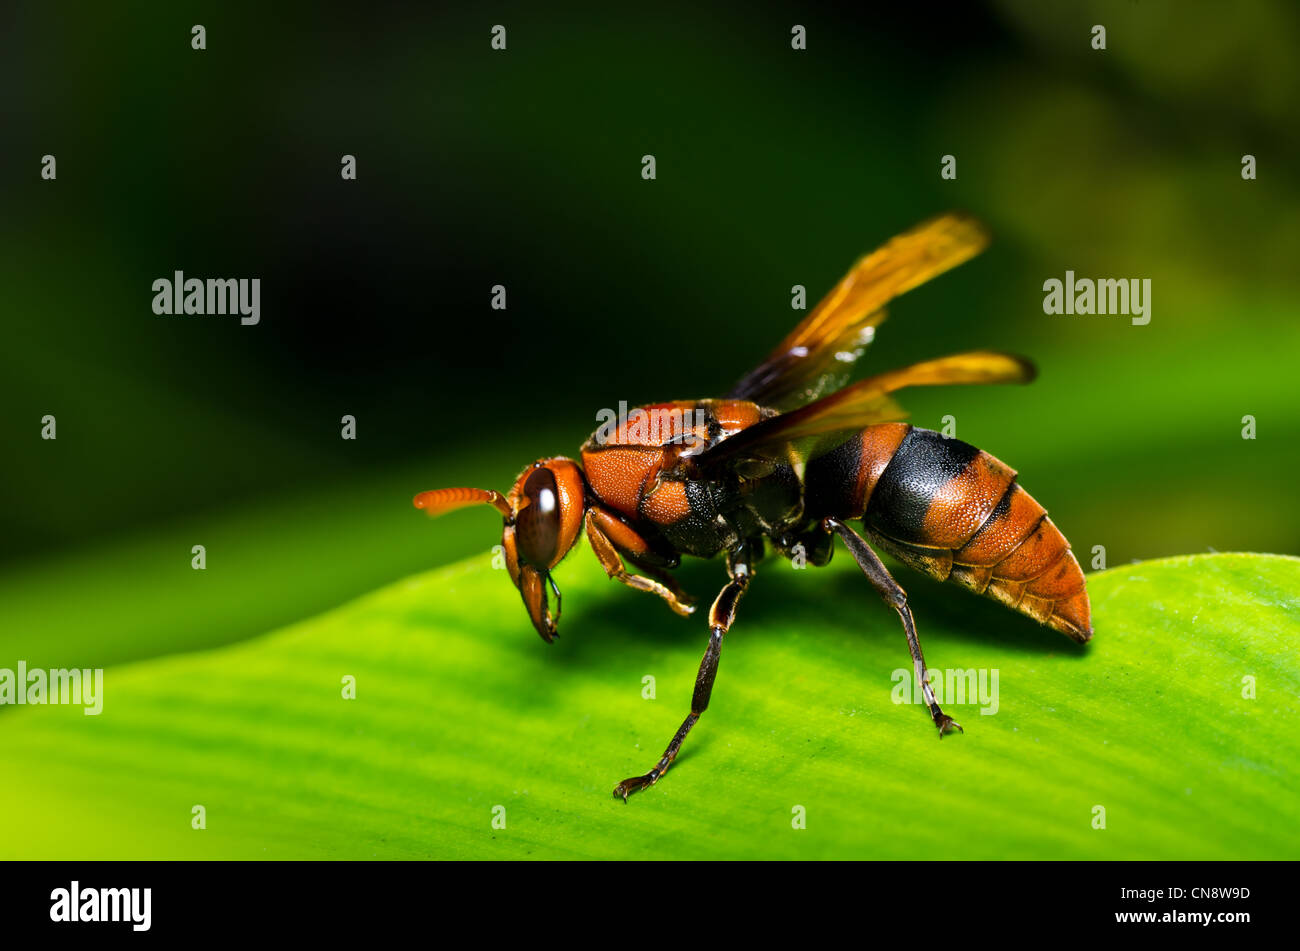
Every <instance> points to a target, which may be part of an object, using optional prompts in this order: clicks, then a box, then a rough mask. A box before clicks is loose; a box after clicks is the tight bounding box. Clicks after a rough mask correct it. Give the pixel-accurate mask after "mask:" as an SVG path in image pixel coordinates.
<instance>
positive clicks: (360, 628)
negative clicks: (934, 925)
mask: <svg viewBox="0 0 1300 951" xmlns="http://www.w3.org/2000/svg"><path fill="white" fill-rule="evenodd" d="M896 573H897V574H898V576H899V578H900V580H901V581H903V583H904V585H905V586H906V587H908V589H909V591H910V594H911V601H912V605H913V609H914V611H915V613H916V617H917V624H918V628H919V630H920V633H921V638H922V641H923V643H924V646H925V649H926V656H927V660H928V661H929V663H930V665H931V667H932V668H934V669H936V670H943V669H945V668H962V669H965V668H974V669H976V670H981V669H982V670H988V671H992V670H997V671H998V708H997V712H996V713H995V714H992V715H984V714H982V713H981V712H980V708H979V706H978V705H976V704H967V705H964V706H963V705H959V704H954V703H946V704H945V708H946V709H947V711H948V712H949V713H951V714H953V715H954V716H955V717H956V718H957V719H958V720H960V721H961V722H962V723H963V724H964V726H965V728H966V732H965V734H964V735H956V736H950V737H946V738H944V739H943V740H942V741H941V740H940V739H939V738H938V736H937V734H936V731H935V729H934V727H933V726H932V725H931V724H930V721H929V718H928V717H927V715H926V713H925V711H924V708H923V707H922V706H919V705H898V704H895V703H894V702H893V699H892V694H893V692H894V689H895V684H894V682H893V681H891V673H892V672H893V671H895V670H899V669H902V670H906V669H907V668H908V666H909V664H908V657H907V650H906V646H905V643H904V641H903V636H902V633H901V629H900V627H899V624H898V621H897V618H896V617H895V616H894V614H893V613H892V612H891V611H889V610H888V609H887V608H885V607H884V606H883V605H882V604H881V603H880V602H879V600H878V599H877V598H876V596H875V595H874V593H873V592H872V591H871V589H870V588H869V586H868V585H867V584H866V582H865V581H864V580H863V579H862V578H861V576H860V575H859V574H858V572H857V569H856V567H855V566H854V565H853V564H852V561H851V559H849V558H847V557H845V555H844V554H843V553H842V552H841V553H840V554H839V556H838V557H837V558H836V560H835V563H834V564H833V565H832V566H831V567H830V568H828V569H825V570H811V569H810V570H806V571H795V570H792V569H791V567H790V565H789V564H788V563H785V562H780V561H768V562H765V563H764V564H763V565H762V566H761V567H760V569H759V572H758V576H757V577H756V579H755V582H754V584H753V585H752V586H751V590H750V593H749V594H747V595H746V598H745V600H744V601H743V602H742V604H741V607H740V612H739V618H738V620H737V622H736V625H735V627H734V628H733V629H732V632H731V634H730V635H729V636H728V638H727V642H726V644H725V646H724V648H723V655H722V663H721V667H720V671H719V675H718V682H717V687H716V689H715V691H714V694H713V703H712V705H711V706H710V708H709V710H708V712H707V714H706V715H705V716H704V717H703V719H702V720H701V721H700V724H699V725H698V726H697V727H696V729H695V732H694V733H693V734H692V735H691V736H690V738H689V739H688V740H687V742H686V744H685V747H684V751H683V755H682V756H681V757H680V758H679V760H678V761H677V763H676V765H675V766H674V767H673V769H672V770H671V771H670V772H669V773H668V775H667V776H666V777H665V778H664V779H663V780H662V781H661V782H660V783H659V784H658V785H657V786H655V787H654V788H652V789H650V790H647V791H646V792H643V793H641V794H638V795H636V796H634V797H633V798H632V800H631V801H630V802H629V804H627V805H624V804H623V803H622V802H619V801H616V800H614V799H613V798H612V797H611V791H612V789H613V787H614V785H615V783H616V782H617V781H619V780H620V779H623V778H624V777H626V776H629V775H633V774H636V773H641V772H644V771H646V770H647V769H648V768H649V767H650V766H651V765H653V763H654V762H655V760H656V759H657V758H658V757H659V755H660V752H661V751H662V749H663V747H664V745H665V744H666V742H667V741H668V739H669V738H670V737H671V735H672V733H673V731H674V730H675V729H676V728H677V725H678V724H679V723H680V721H681V719H682V717H683V716H684V714H685V713H686V710H687V705H688V702H689V695H690V691H691V686H692V684H693V681H694V676H695V670H696V666H697V664H698V662H699V658H700V655H701V653H702V651H703V648H704V643H705V639H706V631H705V626H704V622H703V620H702V618H701V617H700V615H699V613H697V615H696V617H694V618H691V619H682V618H678V617H676V616H674V615H672V614H671V613H670V612H669V611H668V610H667V609H666V608H665V607H664V606H663V605H662V604H660V603H659V602H658V601H656V600H655V599H653V598H648V597H646V596H644V595H641V594H638V593H635V592H632V591H628V590H625V589H623V588H622V587H620V586H618V585H615V584H614V583H612V582H609V581H608V580H606V579H605V578H604V575H603V574H602V573H601V572H600V570H599V568H598V566H596V565H595V563H594V559H591V558H590V556H589V555H588V554H587V553H585V552H580V553H578V554H577V555H576V556H574V557H571V558H570V559H569V560H568V561H566V563H565V564H564V565H562V566H561V568H560V569H559V570H558V572H557V579H558V581H559V583H560V584H561V586H562V587H563V589H564V595H565V600H564V605H565V613H564V617H563V620H562V623H561V626H560V630H561V633H562V635H563V636H562V637H561V639H560V640H559V641H558V642H557V643H556V644H555V645H552V646H549V647H548V646H547V645H544V644H543V643H542V642H541V641H540V640H539V639H538V638H537V636H536V634H535V633H533V631H532V629H531V627H530V625H529V624H528V621H527V618H526V616H525V614H524V611H523V608H522V606H521V605H520V603H519V598H518V595H517V593H516V592H515V590H514V589H513V587H512V586H511V585H510V582H509V580H508V579H507V577H506V575H505V573H504V572H502V571H494V570H492V568H491V567H490V565H489V564H488V559H487V557H486V556H485V557H482V558H476V559H473V560H472V561H469V562H462V563H459V564H457V565H453V566H450V567H448V568H444V569H441V570H438V571H435V572H431V573H428V574H425V575H421V576H418V577H415V578H412V579H409V580H407V581H404V582H401V583H398V584H395V585H392V586H390V587H388V588H385V589H383V590H380V591H377V592H375V593H373V594H371V595H369V596H367V597H364V598H362V599H360V600H357V601H354V602H352V603H350V604H347V605H345V606H343V607H341V608H339V609H337V610H335V611H332V612H330V613H328V614H325V615H322V616H320V617H317V618H313V619H310V620H307V621H304V622H302V623H300V624H296V625H294V626H292V627H289V628H286V629H284V630H281V631H278V632H275V633H273V634H269V635H267V636H265V637H262V638H258V639H255V640H252V641H248V642H244V643H241V644H237V645H233V646H229V647H223V648H220V649H216V650H211V651H207V652H204V653H199V654H190V655H185V656H177V657H168V658H161V659H155V660H147V661H142V662H138V663H133V664H128V665H124V666H119V667H110V668H108V670H107V671H106V672H105V684H104V707H103V712H102V713H101V714H100V715H99V716H86V715H84V713H83V712H82V710H81V708H79V707H73V706H24V707H14V708H4V710H3V712H0V775H3V776H4V782H3V784H0V855H3V856H5V857H40V858H55V857H76V858H99V857H128V858H133V857H194V858H201V857H271V858H283V857H321V856H324V857H381V858H384V857H435V858H521V857H535V858H578V857H595V858H665V857H695V858H739V857H780V858H805V857H821V858H829V857H843V858H849V857H869V858H943V857H958V858H977V857H978V858H1296V857H1298V856H1300V799H1298V798H1297V792H1296V789H1297V783H1296V777H1295V773H1294V766H1295V763H1296V762H1297V759H1298V757H1297V753H1298V752H1300V750H1298V749H1297V747H1298V746H1300V740H1298V739H1297V737H1298V734H1297V731H1296V729H1295V725H1296V713H1297V706H1298V703H1297V694H1298V692H1300V669H1298V668H1300V665H1298V664H1297V651H1296V635H1297V631H1298V630H1300V598H1298V597H1297V592H1300V560H1297V559H1293V558H1287V557H1281V556H1261V555H1212V556H1211V555H1197V556H1189V557H1179V558H1171V559H1166V560H1162V561H1154V562H1146V563H1140V564H1133V565H1126V566H1124V567H1120V568H1115V569H1113V570H1111V571H1107V572H1103V573H1100V574H1094V575H1092V576H1090V578H1089V590H1090V592H1091V596H1092V602H1093V616H1094V623H1095V627H1096V632H1097V633H1096V637H1095V639H1094V640H1093V642H1092V643H1091V644H1090V645H1089V646H1087V647H1082V648H1081V647H1076V646H1075V645H1073V644H1071V643H1070V642H1068V641H1067V640H1066V639H1064V638H1063V637H1061V636H1060V635H1058V634H1055V633H1054V632H1052V631H1049V630H1047V629H1045V628H1040V627H1038V626H1037V625H1035V624H1033V623H1032V622H1031V621H1028V620H1026V619H1024V618H1021V617H1020V616H1018V615H1015V614H1012V613H1010V612H1008V611H1006V610H1005V609H1003V608H1001V607H1000V606H998V605H997V604H994V603H992V602H989V601H985V600H983V599H979V598H975V597H973V596H971V595H969V594H967V593H966V592H964V591H961V590H959V589H956V588H954V587H952V586H948V585H937V584H934V583H931V582H928V581H925V580H920V579H917V578H916V577H915V576H914V575H912V574H911V573H907V572H904V571H903V570H902V569H899V570H898V571H897V572H896ZM683 579H684V581H685V583H686V585H687V587H688V588H690V589H691V590H692V591H693V592H694V593H695V594H696V595H697V596H699V597H700V598H701V600H703V601H707V599H708V598H709V597H710V596H711V595H712V594H713V592H714V590H716V588H717V587H720V584H721V580H722V578H721V570H720V565H719V564H717V563H713V564H696V565H692V566H690V567H689V569H688V570H686V571H685V572H684V574H683ZM345 676H352V677H355V678H356V689H357V697H356V699H355V700H347V699H343V697H342V695H341V692H342V679H343V678H344V677H345ZM646 676H653V677H654V678H655V684H656V693H657V697H656V699H653V700H651V699H643V697H642V691H643V678H644V677H646ZM1245 678H1253V683H1254V689H1255V692H1256V693H1255V696H1254V697H1253V698H1248V697H1247V696H1244V695H1243V694H1244V692H1245V684H1246V682H1247V681H1246V680H1245ZM196 805H201V806H203V807H204V809H205V810H206V828H205V829H203V830H195V829H193V828H191V815H192V808H193V807H194V806H196ZM497 806H503V807H504V810H505V812H504V815H505V828H494V827H493V824H492V819H493V812H494V807H497ZM797 806H801V807H803V811H804V813H805V814H806V825H807V827H806V828H805V829H795V828H792V818H793V815H794V813H793V810H794V809H795V807H797ZM1098 806H1100V807H1103V808H1104V810H1105V828H1104V829H1097V828H1094V810H1095V809H1096V807H1098Z"/></svg>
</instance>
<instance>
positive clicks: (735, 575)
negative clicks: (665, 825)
mask: <svg viewBox="0 0 1300 951" xmlns="http://www.w3.org/2000/svg"><path fill="white" fill-rule="evenodd" d="M743 550H744V549H739V550H738V551H736V552H732V553H731V554H729V555H728V556H727V573H728V574H729V575H730V576H731V580H730V581H729V582H727V585H726V587H724V588H723V589H722V590H721V591H720V592H719V593H718V597H717V600H715V601H714V602H713V607H712V608H710V609H709V646H708V647H707V648H705V651H704V659H703V660H702V661H700V670H699V673H697V674H696V675H695V693H694V694H693V695H692V697H691V712H690V713H689V714H688V715H687V717H686V719H685V720H683V721H682V725H681V726H680V727H678V728H677V732H676V733H675V734H674V735H673V738H672V742H670V743H669V744H668V748H667V749H666V750H664V755H663V756H662V757H660V759H659V762H658V763H656V764H655V767H654V769H652V770H650V772H648V773H646V774H645V775H644V776H633V777H632V778H630V779H625V780H623V781H622V782H621V783H619V784H618V785H617V786H615V787H614V798H615V799H618V798H619V797H622V799H623V801H624V802H627V797H628V796H629V795H631V794H632V793H634V792H636V791H637V790H638V789H644V788H645V787H646V786H653V785H654V784H655V783H657V782H658V781H659V778H660V777H661V776H663V774H664V773H666V772H668V767H669V766H671V765H672V764H673V760H675V759H677V751H678V750H679V749H681V746H682V741H683V740H684V739H686V734H687V733H690V732H691V727H693V726H695V723H696V721H697V720H699V718H700V716H701V714H703V713H704V711H705V710H707V709H708V708H709V697H710V696H711V695H712V694H713V679H714V677H716V676H717V674H718V660H719V658H720V657H721V656H722V638H723V637H724V636H725V635H726V633H727V631H728V630H730V629H731V622H732V620H734V619H735V617H736V605H737V604H738V603H739V601H740V596H741V595H742V594H744V593H745V588H747V587H748V586H749V579H750V576H751V573H752V568H751V563H750V561H749V559H748V558H747V557H746V556H745V555H744V554H741V553H740V552H742V551H743Z"/></svg>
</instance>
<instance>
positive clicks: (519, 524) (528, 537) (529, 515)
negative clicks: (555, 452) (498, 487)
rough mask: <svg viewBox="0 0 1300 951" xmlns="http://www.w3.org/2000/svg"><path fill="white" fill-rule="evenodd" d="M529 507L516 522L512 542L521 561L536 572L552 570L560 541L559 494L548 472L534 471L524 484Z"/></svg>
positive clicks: (525, 507) (523, 510)
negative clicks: (536, 570)
mask: <svg viewBox="0 0 1300 951" xmlns="http://www.w3.org/2000/svg"><path fill="white" fill-rule="evenodd" d="M524 498H525V499H526V500H527V502H528V504H527V505H524V506H522V507H521V508H520V510H519V515H518V518H516V520H515V539H516V541H517V542H518V545H519V554H520V555H521V556H522V558H523V560H524V561H525V562H527V563H528V564H530V565H535V566H536V567H538V568H549V567H551V563H552V561H554V559H555V554H556V549H557V548H558V547H559V541H560V493H559V490H558V489H557V488H556V485H555V476H554V475H552V473H551V470H550V469H534V470H533V472H532V474H531V475H530V476H529V477H528V481H527V482H525V483H524Z"/></svg>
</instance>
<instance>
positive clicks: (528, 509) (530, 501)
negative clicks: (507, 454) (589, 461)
mask: <svg viewBox="0 0 1300 951" xmlns="http://www.w3.org/2000/svg"><path fill="white" fill-rule="evenodd" d="M477 504H485V505H491V506H494V507H495V508H496V509H497V511H499V512H500V513H501V516H502V529H501V547H502V549H503V550H504V552H505V560H506V568H507V570H508V571H509V572H510V579H511V580H512V581H513V582H514V583H515V587H516V588H518V589H519V593H520V595H521V596H522V597H523V599H524V607H525V608H527V610H528V617H529V618H530V619H531V620H532V622H533V627H535V628H537V633H538V634H540V635H541V636H542V640H544V641H547V642H549V641H551V640H553V639H554V638H555V637H557V636H558V633H557V631H556V625H557V624H558V623H559V620H560V589H559V588H557V587H556V585H555V580H554V579H553V578H552V577H551V569H552V568H554V567H555V566H556V565H557V564H559V562H560V560H561V559H562V558H563V557H564V556H565V555H567V554H568V553H569V549H571V548H572V547H573V545H574V543H575V542H576V541H577V540H578V532H579V530H580V529H581V528H582V517H583V513H584V512H585V510H586V482H585V480H584V479H583V476H582V470H581V469H580V468H578V464H577V463H576V462H574V461H573V460H572V459H565V458H564V457H563V456H554V457H552V458H549V459H539V460H537V461H536V462H534V463H533V464H532V465H531V466H529V467H528V468H527V469H525V470H524V471H523V472H521V473H520V474H519V478H518V479H517V480H516V481H515V485H514V488H512V489H511V490H510V494H509V495H502V494H501V493H500V492H494V491H492V490H490V489H459V488H458V489H434V490H432V491H429V492H421V493H420V494H419V495H417V496H416V497H415V507H416V508H418V509H424V510H425V511H426V512H428V513H429V514H430V515H441V514H443V513H444V512H450V511H451V510H453V509H458V508H462V507H464V506H466V505H477ZM548 589H549V593H548ZM550 594H554V595H555V610H554V612H553V613H552V611H551V605H550Z"/></svg>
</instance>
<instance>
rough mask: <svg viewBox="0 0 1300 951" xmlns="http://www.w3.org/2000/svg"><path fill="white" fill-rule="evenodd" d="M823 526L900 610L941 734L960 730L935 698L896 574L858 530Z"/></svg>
mask: <svg viewBox="0 0 1300 951" xmlns="http://www.w3.org/2000/svg"><path fill="white" fill-rule="evenodd" d="M822 527H823V528H825V529H826V530H827V531H830V532H834V533H835V534H836V535H838V536H840V538H841V539H842V540H843V542H844V545H845V547H847V548H848V550H849V552H850V553H851V554H852V555H853V558H854V560H855V561H856V562H857V563H858V567H859V568H861V569H862V573H863V574H864V575H866V576H867V580H868V581H870V582H871V584H872V585H873V586H874V587H875V589H876V591H877V592H878V593H879V594H880V596H881V598H883V599H884V601H885V603H886V604H888V605H889V606H890V607H891V608H893V609H894V610H895V611H897V612H898V616H899V618H901V619H902V621H903V633H904V634H906V635H907V649H908V650H909V651H910V652H911V654H912V668H913V670H914V671H915V673H916V679H917V681H918V682H919V683H920V684H921V694H922V696H923V697H925V705H926V707H927V708H928V709H929V711H930V716H931V718H932V719H933V720H934V725H935V726H937V727H938V728H939V736H943V735H944V734H945V733H947V732H949V731H950V730H954V729H955V730H961V724H960V723H958V722H957V721H956V720H954V719H953V718H952V717H950V716H948V715H947V714H946V713H944V712H943V711H942V710H940V709H939V704H938V703H937V702H936V701H935V698H934V688H933V687H931V686H930V677H929V671H927V670H926V667H925V656H924V655H923V654H922V653H921V641H920V639H919V638H918V637H917V636H916V624H915V623H914V622H913V621H912V609H911V608H909V607H908V606H907V592H906V591H904V590H903V589H902V587H901V586H900V585H899V583H898V582H897V581H895V580H894V576H893V575H891V574H890V573H889V571H888V569H886V568H885V565H884V563H883V562H881V560H880V559H879V558H878V557H877V556H876V553H875V552H874V551H872V550H871V548H870V546H868V545H867V543H866V542H865V541H864V540H863V539H862V536H860V535H859V534H858V533H857V532H855V531H854V530H853V529H851V528H849V527H848V526H847V525H845V524H844V523H843V522H841V521H839V520H838V519H834V518H826V519H822ZM962 732H963V733H964V732H965V731H964V730H962Z"/></svg>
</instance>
